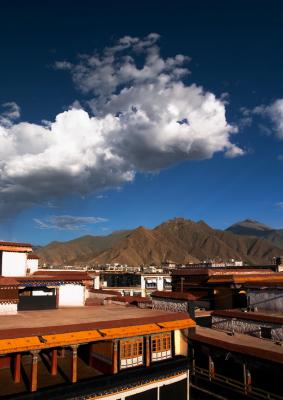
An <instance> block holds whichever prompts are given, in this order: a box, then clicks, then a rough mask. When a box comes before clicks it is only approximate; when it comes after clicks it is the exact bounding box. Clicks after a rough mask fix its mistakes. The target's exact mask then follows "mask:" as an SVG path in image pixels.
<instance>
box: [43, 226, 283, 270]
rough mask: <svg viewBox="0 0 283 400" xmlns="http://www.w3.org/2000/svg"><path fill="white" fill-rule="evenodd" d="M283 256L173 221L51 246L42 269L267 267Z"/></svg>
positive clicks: (257, 240)
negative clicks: (233, 263) (236, 263)
mask: <svg viewBox="0 0 283 400" xmlns="http://www.w3.org/2000/svg"><path fill="white" fill-rule="evenodd" d="M281 253H282V250H281V249H280V248H278V247H276V246H274V245H273V244H271V243H270V241H267V240H266V239H264V238H262V237H256V236H255V235H253V236H245V235H237V234H234V233H232V232H230V231H221V230H216V229H213V228H211V227H210V226H209V225H207V224H206V223H205V222H204V221H199V222H194V221H190V220H185V219H182V218H175V219H173V220H169V221H167V222H164V223H162V224H161V225H159V226H157V227H156V228H154V229H147V228H144V227H138V228H136V229H133V230H126V231H118V232H113V233H112V234H110V235H108V236H83V237H80V238H78V239H75V240H71V241H68V242H52V243H50V244H49V245H47V246H45V247H42V248H40V249H39V250H38V251H37V254H38V255H39V256H40V258H41V263H43V262H46V263H47V264H53V265H62V264H64V265H68V264H69V265H74V264H76V265H80V264H81V265H85V264H90V265H94V264H97V263H101V264H104V263H114V262H117V263H121V264H128V265H132V266H138V265H141V264H155V265H159V264H160V263H161V262H162V261H165V260H168V259H170V260H174V261H175V262H177V263H187V262H198V261H203V260H208V259H210V258H213V259H223V260H227V259H231V258H234V259H242V260H243V261H245V262H248V263H250V264H261V263H270V262H271V259H272V257H274V256H278V255H280V254H281Z"/></svg>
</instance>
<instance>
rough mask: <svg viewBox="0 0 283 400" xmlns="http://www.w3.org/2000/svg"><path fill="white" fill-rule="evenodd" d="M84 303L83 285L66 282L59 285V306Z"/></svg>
mask: <svg viewBox="0 0 283 400" xmlns="http://www.w3.org/2000/svg"><path fill="white" fill-rule="evenodd" d="M84 303H85V287H84V286H82V285H74V284H67V285H62V286H60V287H59V307H62V306H63V307H73V306H83V305H84Z"/></svg>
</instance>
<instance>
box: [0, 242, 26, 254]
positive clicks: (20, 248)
mask: <svg viewBox="0 0 283 400" xmlns="http://www.w3.org/2000/svg"><path fill="white" fill-rule="evenodd" d="M0 251H11V252H21V253H28V252H31V251H32V245H31V244H30V243H17V242H3V241H0Z"/></svg>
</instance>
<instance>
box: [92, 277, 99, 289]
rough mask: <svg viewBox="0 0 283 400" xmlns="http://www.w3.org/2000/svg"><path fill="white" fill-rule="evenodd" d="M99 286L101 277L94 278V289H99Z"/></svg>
mask: <svg viewBox="0 0 283 400" xmlns="http://www.w3.org/2000/svg"><path fill="white" fill-rule="evenodd" d="M99 284H100V277H99V275H97V276H94V278H93V288H94V289H99Z"/></svg>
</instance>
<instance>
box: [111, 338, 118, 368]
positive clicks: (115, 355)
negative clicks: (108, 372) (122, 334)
mask: <svg viewBox="0 0 283 400" xmlns="http://www.w3.org/2000/svg"><path fill="white" fill-rule="evenodd" d="M112 373H113V374H117V373H118V340H117V339H114V340H113V349H112Z"/></svg>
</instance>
